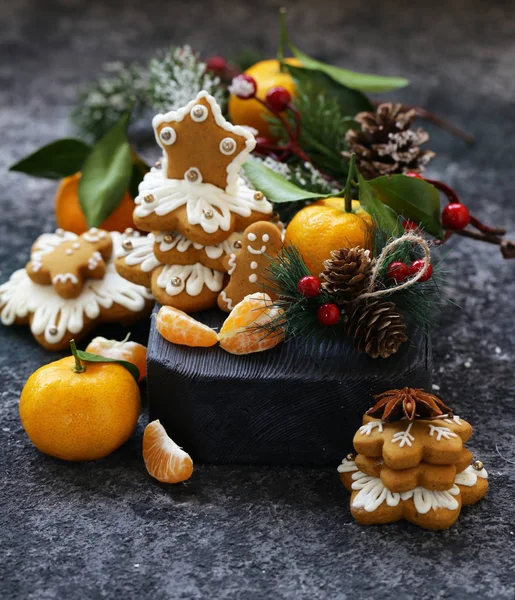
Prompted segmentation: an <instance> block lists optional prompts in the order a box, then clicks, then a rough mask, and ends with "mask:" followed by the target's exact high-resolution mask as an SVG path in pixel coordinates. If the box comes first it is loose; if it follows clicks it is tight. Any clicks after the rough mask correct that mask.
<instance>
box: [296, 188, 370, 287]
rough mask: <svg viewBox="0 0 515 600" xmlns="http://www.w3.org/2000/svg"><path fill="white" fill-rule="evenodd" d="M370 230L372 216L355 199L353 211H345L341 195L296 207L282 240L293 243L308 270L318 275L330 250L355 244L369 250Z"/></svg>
mask: <svg viewBox="0 0 515 600" xmlns="http://www.w3.org/2000/svg"><path fill="white" fill-rule="evenodd" d="M372 232H373V221H372V217H371V216H370V215H369V214H368V213H367V212H366V211H365V210H364V209H363V208H361V206H360V203H359V202H358V201H357V200H353V201H352V212H346V211H345V200H344V199H343V198H325V199H323V200H317V201H316V202H313V204H310V205H309V206H306V207H304V208H302V209H301V210H299V212H298V213H297V214H296V215H295V216H294V217H293V219H292V220H291V221H290V223H289V225H288V227H287V228H286V234H285V238H284V243H285V244H293V245H294V246H295V247H296V248H297V249H298V250H299V252H300V253H301V255H302V258H303V259H304V262H305V263H306V266H307V267H308V269H309V272H310V273H311V274H312V275H314V276H315V277H318V276H319V274H320V273H321V272H322V271H323V270H324V265H323V263H324V260H327V259H328V258H330V257H331V251H332V250H338V249H339V248H354V247H355V246H360V247H361V248H366V249H369V250H371V249H372V242H373V235H372Z"/></svg>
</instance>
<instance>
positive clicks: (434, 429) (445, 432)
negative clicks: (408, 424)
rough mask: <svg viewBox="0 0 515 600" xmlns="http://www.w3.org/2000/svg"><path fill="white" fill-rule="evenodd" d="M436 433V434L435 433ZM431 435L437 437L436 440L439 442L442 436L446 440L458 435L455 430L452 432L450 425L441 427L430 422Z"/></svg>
mask: <svg viewBox="0 0 515 600" xmlns="http://www.w3.org/2000/svg"><path fill="white" fill-rule="evenodd" d="M433 434H435V435H433ZM429 435H430V436H431V437H436V441H437V442H439V441H440V440H441V439H442V438H444V439H446V440H450V439H451V438H453V437H454V438H455V437H458V436H457V435H456V434H455V433H454V432H452V431H451V430H450V429H449V428H448V427H439V426H437V425H431V424H429Z"/></svg>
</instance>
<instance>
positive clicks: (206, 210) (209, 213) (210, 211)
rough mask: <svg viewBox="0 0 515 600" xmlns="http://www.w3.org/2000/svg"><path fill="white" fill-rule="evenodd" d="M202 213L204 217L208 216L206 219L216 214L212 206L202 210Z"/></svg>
mask: <svg viewBox="0 0 515 600" xmlns="http://www.w3.org/2000/svg"><path fill="white" fill-rule="evenodd" d="M202 214H203V215H204V217H206V219H212V218H213V217H214V216H215V214H214V212H213V211H212V210H211V209H210V208H205V209H204V210H203V211H202Z"/></svg>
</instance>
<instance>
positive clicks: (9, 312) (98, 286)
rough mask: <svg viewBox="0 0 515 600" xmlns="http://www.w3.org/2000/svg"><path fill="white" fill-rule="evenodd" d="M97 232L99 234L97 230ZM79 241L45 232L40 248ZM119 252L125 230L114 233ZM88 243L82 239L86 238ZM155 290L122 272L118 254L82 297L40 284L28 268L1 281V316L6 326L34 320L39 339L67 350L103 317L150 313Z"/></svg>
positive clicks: (127, 319)
mask: <svg viewBox="0 0 515 600" xmlns="http://www.w3.org/2000/svg"><path fill="white" fill-rule="evenodd" d="M92 235H93V234H92ZM63 238H64V239H65V241H66V242H69V241H71V242H73V241H75V240H79V238H78V236H76V235H75V234H73V233H68V232H62V231H59V230H58V232H57V233H56V234H45V235H44V236H41V237H40V238H39V239H38V242H37V245H36V247H38V248H42V249H43V250H45V249H46V250H48V249H50V250H49V252H50V251H52V250H51V249H52V248H55V247H58V246H60V245H61V244H62V243H63ZM109 238H110V240H112V244H113V254H115V255H116V254H117V253H118V252H120V251H121V244H122V234H120V233H118V232H112V233H111V234H109ZM81 243H82V242H81ZM152 306H153V298H152V295H151V293H150V292H149V291H148V290H147V289H146V288H144V287H142V286H140V285H135V284H133V283H130V282H128V281H126V280H125V279H123V278H122V277H120V276H119V275H118V274H117V272H116V270H115V267H114V261H113V259H109V260H107V261H106V262H105V273H104V276H103V278H102V279H88V280H87V281H86V282H85V284H84V286H83V288H82V291H81V293H80V295H79V296H78V297H76V298H63V297H62V296H60V295H59V294H58V293H57V292H56V290H55V289H54V287H53V286H52V285H40V284H38V283H34V281H33V280H32V279H31V278H30V277H29V275H28V273H27V270H26V269H19V270H18V271H16V272H15V273H13V274H12V275H11V277H10V279H9V281H7V282H6V283H4V284H3V285H1V286H0V320H1V321H2V323H3V324H4V325H26V324H29V325H30V328H31V332H32V335H33V336H34V338H35V339H36V340H37V341H38V342H39V343H40V344H41V345H42V346H44V347H45V348H47V349H49V350H62V349H64V348H66V347H67V346H68V344H69V341H70V339H72V338H74V339H75V340H76V341H78V340H79V339H81V338H82V337H83V336H84V335H86V334H87V333H88V332H89V331H90V330H91V329H92V328H93V327H94V326H96V325H97V324H98V323H103V322H108V321H109V322H111V321H113V322H121V323H130V322H133V321H136V320H137V319H140V318H142V317H143V316H145V315H146V314H148V313H149V312H150V310H151V308H152Z"/></svg>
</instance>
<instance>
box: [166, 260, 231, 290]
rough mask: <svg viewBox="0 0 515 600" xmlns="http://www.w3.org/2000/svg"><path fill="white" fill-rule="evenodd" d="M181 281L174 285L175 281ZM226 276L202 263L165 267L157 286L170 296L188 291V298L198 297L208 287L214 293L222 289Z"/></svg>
mask: <svg viewBox="0 0 515 600" xmlns="http://www.w3.org/2000/svg"><path fill="white" fill-rule="evenodd" d="M175 278H178V279H179V280H180V281H179V282H178V284H177V285H173V279H175ZM223 280H224V274H223V273H222V272H220V271H214V270H213V269H209V268H208V267H205V266H204V265H202V264H201V263H195V264H194V265H165V266H164V267H163V269H162V271H161V273H159V275H158V277H157V281H156V283H157V285H158V286H159V287H160V288H161V289H163V290H165V291H166V293H167V294H168V295H169V296H177V295H178V294H181V293H182V292H184V291H185V290H186V293H187V294H188V296H198V295H199V294H200V292H201V291H202V289H203V287H204V286H206V287H207V288H208V289H210V290H211V291H212V292H219V291H220V290H221V289H222V286H223Z"/></svg>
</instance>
